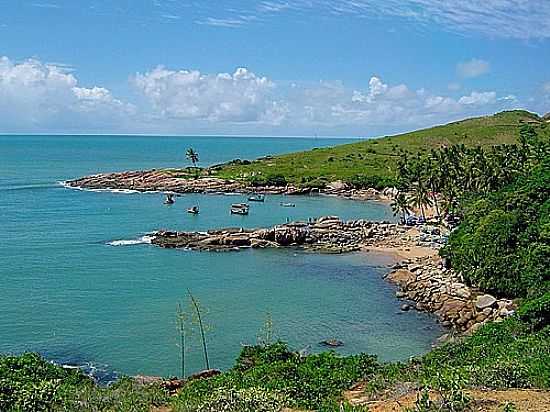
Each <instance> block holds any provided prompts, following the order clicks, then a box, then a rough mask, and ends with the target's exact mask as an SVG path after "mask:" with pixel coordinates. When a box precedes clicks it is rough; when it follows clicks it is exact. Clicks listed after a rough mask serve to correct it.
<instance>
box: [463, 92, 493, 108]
mask: <svg viewBox="0 0 550 412" xmlns="http://www.w3.org/2000/svg"><path fill="white" fill-rule="evenodd" d="M496 100H497V94H496V93H495V92H482V93H479V92H472V93H470V94H469V95H468V96H462V97H461V98H460V99H459V100H458V103H459V104H462V105H466V106H469V105H487V104H492V103H495V102H496Z"/></svg>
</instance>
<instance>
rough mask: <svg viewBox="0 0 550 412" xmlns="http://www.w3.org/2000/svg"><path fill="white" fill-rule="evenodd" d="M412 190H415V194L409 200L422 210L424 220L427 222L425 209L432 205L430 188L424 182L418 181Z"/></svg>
mask: <svg viewBox="0 0 550 412" xmlns="http://www.w3.org/2000/svg"><path fill="white" fill-rule="evenodd" d="M412 188H413V193H412V196H411V198H410V199H409V200H410V202H411V204H412V205H413V206H415V207H417V208H419V209H420V213H421V215H422V218H423V219H424V220H426V212H425V210H424V207H425V206H430V205H431V204H432V201H431V200H430V195H429V192H428V188H427V187H426V185H425V184H424V182H423V181H422V180H418V181H417V182H416V183H415V184H414V185H413V187H412Z"/></svg>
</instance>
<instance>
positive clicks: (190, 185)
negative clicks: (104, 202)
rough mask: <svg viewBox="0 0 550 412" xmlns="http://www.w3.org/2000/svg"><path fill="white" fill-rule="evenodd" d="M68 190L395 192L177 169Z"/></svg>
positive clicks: (94, 179) (387, 195)
mask: <svg viewBox="0 0 550 412" xmlns="http://www.w3.org/2000/svg"><path fill="white" fill-rule="evenodd" d="M65 185H66V186H68V187H74V188H81V189H105V190H135V191H138V192H151V191H160V192H173V193H252V192H259V193H264V194H285V195H307V194H326V195H332V196H339V197H344V198H348V199H355V200H388V199H391V197H392V196H393V195H394V194H395V192H396V189H395V188H387V189H384V190H383V191H378V190H375V189H366V190H363V189H353V188H352V187H350V186H349V185H348V184H346V183H344V182H342V181H337V182H333V183H332V184H330V185H328V186H327V187H326V188H309V187H306V188H303V187H296V186H292V185H288V186H261V187H252V186H248V185H247V184H246V182H243V181H236V180H230V179H220V178H216V177H200V178H198V179H195V178H193V177H192V176H189V175H186V174H182V173H181V172H180V171H178V170H177V169H161V170H157V169H151V170H137V171H128V172H117V173H101V174H96V175H92V176H86V177H82V178H79V179H74V180H68V181H66V182H65Z"/></svg>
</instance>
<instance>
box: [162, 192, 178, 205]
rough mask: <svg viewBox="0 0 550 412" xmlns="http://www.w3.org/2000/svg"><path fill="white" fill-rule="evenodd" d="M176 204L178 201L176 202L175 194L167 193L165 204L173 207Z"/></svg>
mask: <svg viewBox="0 0 550 412" xmlns="http://www.w3.org/2000/svg"><path fill="white" fill-rule="evenodd" d="M174 203H176V201H175V200H174V194H173V193H167V194H166V199H164V204H165V205H173V204H174Z"/></svg>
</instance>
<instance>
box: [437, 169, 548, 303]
mask: <svg viewBox="0 0 550 412" xmlns="http://www.w3.org/2000/svg"><path fill="white" fill-rule="evenodd" d="M549 192H550V168H548V167H546V166H544V165H542V166H539V167H538V168H536V169H534V170H533V171H532V172H531V173H530V174H528V175H527V176H524V177H522V178H520V179H518V181H517V182H516V183H514V184H512V185H510V186H508V187H506V188H505V189H503V190H501V191H499V192H495V193H493V194H491V195H489V196H487V197H486V198H482V199H471V200H469V201H468V202H466V203H465V205H464V217H463V220H462V223H461V224H460V225H459V227H458V228H457V229H456V230H455V231H454V232H453V233H452V234H451V236H450V238H449V243H448V245H447V246H446V247H445V248H443V249H442V250H441V254H442V255H443V256H445V257H447V258H448V259H449V260H450V262H451V265H452V266H453V268H454V269H455V270H456V271H457V272H461V273H462V275H463V276H464V278H465V279H466V280H467V281H468V282H469V283H470V284H473V285H476V286H478V287H480V288H481V289H483V290H486V291H489V292H492V293H495V294H497V295H504V296H509V297H525V296H533V295H535V294H537V293H539V291H540V290H541V289H543V288H544V287H545V285H547V284H548V282H549V281H550V268H549V267H548V263H547V262H549V261H550V213H549V212H550V196H549Z"/></svg>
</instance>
